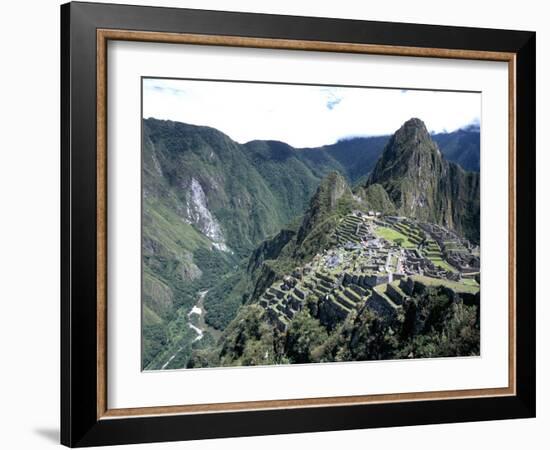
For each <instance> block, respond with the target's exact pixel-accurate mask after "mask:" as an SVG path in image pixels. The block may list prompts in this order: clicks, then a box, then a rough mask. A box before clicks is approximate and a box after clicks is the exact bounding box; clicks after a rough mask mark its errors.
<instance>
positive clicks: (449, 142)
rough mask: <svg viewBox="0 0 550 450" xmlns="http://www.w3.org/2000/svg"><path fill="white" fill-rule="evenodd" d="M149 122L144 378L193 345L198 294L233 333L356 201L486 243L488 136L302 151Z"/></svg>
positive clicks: (416, 127) (411, 138)
mask: <svg viewBox="0 0 550 450" xmlns="http://www.w3.org/2000/svg"><path fill="white" fill-rule="evenodd" d="M143 123H144V127H143V130H144V135H143V230H142V246H143V270H144V275H143V302H144V303H143V304H144V308H143V311H144V314H143V322H144V333H143V337H144V351H143V366H144V367H145V368H146V367H149V368H158V367H159V364H160V362H161V361H164V360H165V359H166V355H168V354H169V352H170V351H172V350H173V348H172V347H173V346H171V344H170V343H172V344H173V343H174V342H176V343H178V344H177V345H180V346H181V343H182V342H185V340H186V339H188V337H189V336H186V335H185V333H186V331H185V329H187V333H189V331H188V327H186V326H182V324H185V320H186V316H185V315H183V316H182V315H181V313H182V311H188V310H189V308H190V305H192V304H193V302H194V299H195V297H196V295H197V292H199V291H201V290H203V291H204V290H209V292H208V294H205V306H206V309H207V311H208V314H207V322H208V323H209V324H210V325H212V326H214V327H216V328H218V329H220V330H221V329H224V328H225V327H227V326H228V325H229V324H230V322H231V320H232V319H233V318H234V317H235V314H236V313H237V310H238V308H239V307H240V306H241V305H242V304H245V303H247V302H248V301H250V300H251V296H252V297H254V296H255V295H257V293H258V292H259V291H261V289H262V288H263V287H264V286H266V285H268V284H269V283H271V282H272V281H273V279H274V278H276V277H277V276H280V275H281V273H283V272H284V270H286V269H289V268H291V267H292V265H293V264H295V263H296V262H297V261H307V259H308V258H309V257H312V255H313V254H314V253H316V252H317V251H319V250H320V249H321V248H322V245H323V240H324V238H325V237H326V235H327V234H328V232H329V230H330V229H331V226H333V225H334V217H336V212H337V211H338V210H339V209H340V210H347V209H350V208H351V207H352V206H353V203H354V202H359V203H362V204H363V206H364V207H371V208H372V209H374V210H377V211H383V212H385V213H395V214H403V215H406V216H407V217H413V218H418V219H421V220H426V221H430V222H434V223H440V224H442V225H445V226H446V227H449V228H450V229H453V230H455V231H457V232H458V233H460V234H462V235H464V236H466V237H468V238H469V239H470V240H472V241H473V242H479V173H477V172H468V171H467V170H474V171H475V170H479V130H478V129H472V128H469V129H465V130H458V131H456V132H453V133H445V134H437V135H433V136H430V134H429V133H428V132H427V129H426V127H425V125H424V124H423V122H422V121H420V120H418V119H411V120H409V121H407V122H406V123H405V124H404V125H403V126H402V127H401V128H400V130H398V131H397V132H396V133H395V134H394V135H393V136H391V137H390V136H379V137H360V138H352V139H348V140H343V141H339V142H337V143H335V144H332V145H327V146H323V147H319V148H310V149H295V148H293V147H291V146H289V145H287V144H285V143H282V142H277V141H251V142H248V143H246V144H238V143H236V142H234V141H233V140H231V139H230V138H229V137H228V136H226V135H225V134H223V133H221V132H219V131H218V130H215V129H213V128H209V127H201V126H194V125H188V124H183V123H177V122H171V121H160V120H156V119H146V120H144V122H143ZM447 157H448V159H449V160H447V159H446V158H447ZM453 161H455V162H453ZM465 169H467V170H465ZM339 174H341V175H339ZM322 180H324V181H323V182H322ZM270 237H271V238H270ZM267 238H270V239H269V240H266V239H267ZM266 261H272V263H270V264H264V262H266ZM205 345H206V344H205ZM179 355H180V356H179V357H181V359H182V361H183V360H185V358H186V357H188V356H189V355H188V354H187V356H186V353H185V352H181V353H180V354H179ZM175 362H177V359H176V360H175Z"/></svg>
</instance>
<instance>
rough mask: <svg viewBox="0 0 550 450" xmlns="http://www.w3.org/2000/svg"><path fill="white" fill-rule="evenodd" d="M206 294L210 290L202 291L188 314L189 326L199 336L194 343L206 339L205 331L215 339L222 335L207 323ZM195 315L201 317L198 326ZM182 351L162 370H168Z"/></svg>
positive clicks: (169, 360)
mask: <svg viewBox="0 0 550 450" xmlns="http://www.w3.org/2000/svg"><path fill="white" fill-rule="evenodd" d="M206 294H208V289H206V290H204V291H200V292H199V293H198V295H197V303H195V304H194V305H193V307H192V308H191V311H189V312H188V313H187V319H188V321H187V325H189V328H191V329H192V330H193V331H194V332H195V333H196V334H197V335H196V336H195V338H194V339H193V341H192V342H197V341H200V340H201V339H202V338H203V337H204V332H205V331H208V332H209V333H210V334H212V336H213V337H214V338H215V339H217V338H219V336H220V335H221V331H219V330H216V329H215V328H212V327H211V326H209V325H208V324H207V323H206V321H205V316H206V310H205V309H204V299H205V297H206ZM193 315H197V316H199V319H198V321H196V325H195V324H194V323H193V321H192V320H191V318H192V316H193ZM182 350H183V346H182V347H180V348H178V349H177V350H176V351H175V352H174V354H173V355H172V356H170V358H168V361H166V362H165V363H164V364H163V365H162V367H161V370H164V369H166V367H168V364H170V363H171V362H172V360H173V359H174V358H175V357H176V356H177V354H178V353H179V352H181V351H182Z"/></svg>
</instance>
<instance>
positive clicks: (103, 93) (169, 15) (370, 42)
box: [61, 2, 536, 446]
mask: <svg viewBox="0 0 550 450" xmlns="http://www.w3.org/2000/svg"><path fill="white" fill-rule="evenodd" d="M61 26H62V29H61V56H62V63H61V64H62V65H61V77H62V78H61V87H62V89H61V119H62V128H61V143H62V152H61V174H62V180H61V190H62V192H61V204H62V217H61V219H62V220H61V224H62V229H61V256H62V257H61V261H62V263H61V264H62V266H61V273H62V279H61V292H62V298H61V393H62V395H61V442H62V443H63V444H65V445H68V446H90V445H106V444H124V443H138V442H155V441H173V440H186V439H204V438H215V437H230V436H249V435H265V434H278V433H297V432H315V431H329V430H345V429H354V428H370V427H386V426H400V425H416V424H429V423H445V422H463V421H479V420H492V419H509V418H520V417H523V418H525V417H534V415H535V351H534V348H535V301H534V300H535V270H534V267H535V250H534V249H535V248H536V247H535V177H534V173H535V33H532V32H525V31H506V30H489V29H475V28H459V27H445V26H432V25H416V24H414V25H413V24H399V23H382V22H366V21H352V20H341V19H325V18H322V19H321V18H308V17H291V16H274V15H263V14H262V15H260V14H249V13H231V12H215V11H201V10H188V9H169V8H152V7H136V6H125V5H109V4H93V3H78V2H77V3H69V4H66V5H63V6H62V7H61ZM109 40H123V41H143V42H158V43H172V44H174V43H186V44H200V45H215V46H232V47H253V48H269V49H286V50H295V51H302V50H314V51H323V52H343V53H365V54H381V55H395V56H418V57H426V58H430V57H438V58H453V59H454V58H458V59H481V60H490V61H505V62H507V63H508V67H509V74H510V76H509V112H508V117H509V148H508V155H507V156H508V158H509V192H508V200H509V223H508V233H509V242H508V243H503V245H507V246H508V251H509V258H510V263H509V280H510V285H509V297H508V302H509V311H510V317H509V340H510V341H509V366H508V367H509V383H508V387H506V388H494V389H472V390H461V391H436V392H422V393H410V394H406V393H405V394H391V393H388V394H382V395H369V396H352V397H324V398H309V399H287V400H268V401H259V402H236V403H213V404H205V405H200V406H192V405H173V406H163V407H156V406H155V405H151V406H150V407H147V408H130V409H110V408H109V407H108V404H107V360H106V346H107V344H106V343H107V339H108V336H107V313H108V311H107V303H106V292H107V290H106V283H107V252H106V245H107V232H108V230H107V222H106V211H107V209H106V205H107V201H108V199H107V190H106V179H107V177H106V173H107V170H108V162H107V156H106V146H107V133H108V130H107V116H106V101H107V85H106V80H107V55H106V53H107V42H108V41H109Z"/></svg>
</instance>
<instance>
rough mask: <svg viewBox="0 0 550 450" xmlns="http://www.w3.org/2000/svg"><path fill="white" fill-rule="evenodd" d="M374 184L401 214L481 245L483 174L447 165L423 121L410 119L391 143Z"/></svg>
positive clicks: (373, 177)
mask: <svg viewBox="0 0 550 450" xmlns="http://www.w3.org/2000/svg"><path fill="white" fill-rule="evenodd" d="M374 184H380V185H381V186H382V187H383V188H384V189H385V190H386V192H387V193H388V196H389V198H390V199H391V201H392V202H393V204H394V205H395V207H396V209H397V212H398V214H401V215H404V216H407V217H412V218H416V219H419V220H422V221H427V222H434V223H439V224H442V225H444V226H446V227H447V228H450V229H453V230H456V231H457V232H459V233H461V234H464V235H465V236H467V237H468V238H469V239H470V240H472V241H473V242H479V174H477V173H474V172H465V171H464V170H463V169H462V168H461V167H460V166H459V165H457V164H455V163H452V162H448V161H447V160H445V159H444V158H443V156H442V155H441V152H440V151H439V148H438V147H437V144H435V143H434V141H433V140H432V139H431V137H430V135H429V133H428V131H427V129H426V126H425V125H424V123H423V122H422V121H421V120H419V119H410V120H408V121H407V122H405V124H403V126H402V127H401V128H400V129H399V130H398V131H397V132H396V133H395V134H394V135H393V136H392V137H391V138H390V140H389V141H388V143H387V145H386V147H385V148H384V151H383V152H382V155H381V156H380V159H379V160H378V162H377V163H376V166H375V167H374V169H373V171H372V172H371V174H370V176H369V179H368V181H367V183H366V186H367V187H369V186H372V185H374Z"/></svg>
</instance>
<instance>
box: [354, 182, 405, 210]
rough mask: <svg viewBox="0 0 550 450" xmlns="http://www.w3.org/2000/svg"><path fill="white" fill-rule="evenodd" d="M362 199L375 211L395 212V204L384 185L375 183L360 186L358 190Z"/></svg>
mask: <svg viewBox="0 0 550 450" xmlns="http://www.w3.org/2000/svg"><path fill="white" fill-rule="evenodd" d="M356 194H357V195H358V196H359V198H360V199H361V200H363V201H364V202H365V203H366V205H367V206H368V207H369V208H370V209H372V210H373V211H378V212H380V213H382V214H395V212H396V210H395V205H394V204H393V202H392V201H391V199H390V197H389V195H388V193H387V192H386V191H385V189H384V188H383V187H382V185H380V184H378V183H375V184H371V185H370V186H366V187H362V188H359V189H358V190H357V192H356Z"/></svg>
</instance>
